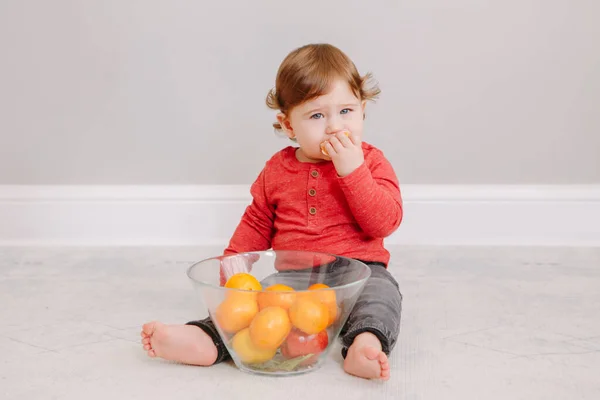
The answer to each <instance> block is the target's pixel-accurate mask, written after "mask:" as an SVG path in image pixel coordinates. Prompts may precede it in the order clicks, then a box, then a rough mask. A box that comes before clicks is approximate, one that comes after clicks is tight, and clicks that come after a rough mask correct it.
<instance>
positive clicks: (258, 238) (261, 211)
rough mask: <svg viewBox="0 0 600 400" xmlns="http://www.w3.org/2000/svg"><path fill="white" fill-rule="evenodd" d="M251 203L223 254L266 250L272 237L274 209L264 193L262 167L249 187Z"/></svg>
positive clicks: (263, 171)
mask: <svg viewBox="0 0 600 400" xmlns="http://www.w3.org/2000/svg"><path fill="white" fill-rule="evenodd" d="M250 193H251V194H252V203H251V204H250V205H249V206H248V207H246V211H245V212H244V215H243V216H242V219H241V220H240V222H239V224H238V226H237V228H236V230H235V232H234V233H233V236H232V237H231V240H230V241H229V245H228V246H227V248H226V249H225V251H224V254H225V255H228V254H234V253H243V252H247V251H260V250H268V249H270V248H271V238H272V237H273V231H274V228H273V221H274V219H275V210H274V209H273V207H272V205H271V204H269V202H268V199H267V195H266V193H265V170H264V169H263V170H262V171H261V173H260V174H259V176H258V178H257V179H256V181H254V183H253V184H252V186H251V188H250Z"/></svg>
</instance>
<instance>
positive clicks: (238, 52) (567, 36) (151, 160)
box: [0, 0, 600, 184]
mask: <svg viewBox="0 0 600 400" xmlns="http://www.w3.org/2000/svg"><path fill="white" fill-rule="evenodd" d="M367 3H368V2H366V1H364V0H361V1H346V0H333V1H322V0H320V1H315V0H304V1H302V2H287V1H281V0H277V1H275V0H273V1H269V0H255V1H242V0H238V1H219V2H217V1H215V2H204V1H183V0H177V1H166V0H163V1H158V0H138V1H134V0H129V1H121V0H103V1H75V0H73V1H67V0H54V1H43V0H37V1H32V0H30V1H26V0H12V1H11V0H4V1H1V2H0V49H1V52H0V57H1V61H0V184H146V183H147V184H188V183H191V184H202V183H205V184H217V183H227V184H236V183H249V182H251V181H252V180H253V179H254V177H255V176H256V174H257V173H258V171H259V169H260V168H261V167H262V166H263V164H264V161H265V160H266V159H267V158H268V157H269V156H270V155H271V154H272V153H273V152H275V151H277V150H278V149H279V148H281V147H282V146H285V145H287V144H288V142H287V141H286V140H285V139H282V138H279V137H277V136H276V135H275V134H274V133H273V131H272V129H271V125H270V124H271V122H272V120H273V118H274V113H273V112H272V111H270V110H268V109H267V108H266V106H265V105H264V98H265V95H266V93H267V90H268V89H270V88H271V87H272V85H273V84H274V79H275V73H276V69H277V67H278V64H279V62H280V61H281V60H282V59H283V57H284V56H285V55H286V54H287V52H289V51H290V50H292V49H293V48H295V47H297V46H300V45H302V44H305V43H308V42H321V41H326V42H331V43H333V44H336V45H338V46H339V47H341V48H342V49H343V50H345V51H346V52H347V53H348V54H349V55H350V56H351V57H352V58H353V59H354V60H355V62H356V64H357V65H358V67H359V69H361V70H362V71H363V72H366V71H372V72H373V73H374V74H375V77H376V78H377V79H378V80H379V82H380V85H381V88H382V91H383V92H382V96H381V98H380V100H379V101H378V103H377V104H375V105H373V106H372V107H371V109H370V110H369V113H368V120H367V127H368V129H367V133H366V135H367V137H366V139H365V140H367V141H370V142H372V143H373V144H375V145H378V146H380V147H381V148H382V149H383V150H384V151H385V153H386V154H387V155H388V157H389V158H390V160H391V161H392V163H393V164H394V166H395V168H396V170H397V172H398V175H399V177H400V179H401V181H402V182H403V183H465V184H471V183H588V182H595V183H600V161H599V160H600V116H599V115H600V51H599V47H598V46H599V45H598V39H599V38H600V24H599V23H598V18H597V17H598V15H600V2H598V1H596V0H587V1H586V0H562V1H558V0H549V1H539V0H537V1H536V0H508V1H499V0H498V1H486V0H454V1H445V0H413V1H391V0H390V1H373V2H370V4H368V5H367ZM353 6H354V7H356V8H354V9H353V8H352V7H353Z"/></svg>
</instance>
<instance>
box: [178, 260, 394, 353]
mask: <svg viewBox="0 0 600 400" xmlns="http://www.w3.org/2000/svg"><path fill="white" fill-rule="evenodd" d="M363 262H364V263H365V264H367V265H368V266H369V267H370V268H371V277H370V278H369V279H368V280H367V283H366V284H365V287H364V289H363V291H362V293H361V295H360V296H359V298H358V300H357V301H356V304H355V305H354V308H353V309H352V311H351V312H350V315H349V317H348V320H347V321H346V323H345V324H344V326H343V327H342V330H341V332H340V339H341V342H342V356H343V357H344V358H346V354H347V353H348V348H349V347H350V345H351V344H352V342H354V338H355V337H356V336H357V335H359V334H360V333H363V332H371V333H373V334H374V335H375V336H377V338H378V339H379V341H380V342H381V347H382V349H383V352H384V353H385V354H386V355H389V354H390V352H391V351H392V350H393V349H394V346H395V345H396V342H397V340H398V335H399V334H400V317H401V314H402V294H401V293H400V288H399V285H398V282H396V280H395V279H394V277H393V276H392V275H391V274H390V273H389V272H388V270H387V269H386V267H385V266H384V265H383V264H381V263H371V262H367V261H363ZM327 268H331V269H333V270H337V269H343V268H344V265H339V264H337V265H336V263H334V264H332V265H330V266H328V267H327ZM186 325H195V326H197V327H199V328H200V329H202V330H203V331H204V332H206V333H207V334H208V335H209V336H210V337H211V339H212V340H213V342H214V343H215V346H216V347H217V351H218V356H217V360H216V361H215V364H217V363H220V362H223V361H226V360H228V359H229V358H230V355H229V352H228V351H227V348H226V347H225V344H224V343H223V341H222V339H221V337H220V336H219V333H218V332H217V329H216V328H215V325H214V323H213V321H212V319H211V318H210V317H208V318H205V319H203V320H199V321H190V322H188V323H187V324H186Z"/></svg>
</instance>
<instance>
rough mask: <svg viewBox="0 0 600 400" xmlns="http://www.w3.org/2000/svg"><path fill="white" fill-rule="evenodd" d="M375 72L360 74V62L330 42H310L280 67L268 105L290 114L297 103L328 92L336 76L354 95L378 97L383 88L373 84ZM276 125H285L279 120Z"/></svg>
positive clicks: (289, 55)
mask: <svg viewBox="0 0 600 400" xmlns="http://www.w3.org/2000/svg"><path fill="white" fill-rule="evenodd" d="M371 77H372V76H371V74H367V75H365V76H360V74H359V73H358V70H357V69H356V66H355V65H354V63H353V62H352V60H350V58H349V57H348V56H347V55H346V54H344V52H342V51H341V50H340V49H338V48H337V47H335V46H332V45H330V44H309V45H306V46H302V47H300V48H298V49H296V50H294V51H292V52H291V53H290V54H288V56H287V57H286V58H285V59H284V60H283V62H282V63H281V65H280V66H279V70H278V71H277V79H276V81H275V88H274V89H271V90H270V91H269V93H268V95H267V100H266V101H267V106H268V107H269V108H270V109H272V110H280V111H281V112H282V113H284V114H287V113H288V111H289V110H291V109H292V108H293V107H295V106H297V105H299V104H302V103H304V102H306V101H309V100H312V99H314V98H316V97H319V96H322V95H324V94H326V93H327V92H328V91H329V89H330V87H331V84H332V82H333V80H335V79H339V78H341V79H344V80H346V81H347V82H348V84H349V85H350V89H351V90H352V92H353V93H354V95H355V96H356V97H357V98H358V99H360V100H361V101H362V100H373V99H375V98H376V97H377V96H378V95H379V93H380V90H379V88H378V86H377V85H376V84H374V85H372V86H369V85H368V82H369V80H370V79H371ZM273 127H274V128H275V129H277V130H280V129H281V125H280V124H279V123H278V122H276V123H274V124H273Z"/></svg>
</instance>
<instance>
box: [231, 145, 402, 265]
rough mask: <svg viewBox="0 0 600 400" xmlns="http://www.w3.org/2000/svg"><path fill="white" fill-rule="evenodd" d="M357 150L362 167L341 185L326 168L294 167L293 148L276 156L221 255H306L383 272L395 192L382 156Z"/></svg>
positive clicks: (396, 221) (398, 217)
mask: <svg viewBox="0 0 600 400" xmlns="http://www.w3.org/2000/svg"><path fill="white" fill-rule="evenodd" d="M362 149H363V153H364V157H365V162H364V163H363V164H362V165H361V166H360V167H359V168H357V169H356V170H354V171H353V172H352V173H351V174H349V175H347V176H345V177H343V178H342V177H339V176H338V175H337V172H336V170H335V167H334V165H333V163H332V162H322V163H317V164H311V163H303V162H300V161H298V160H297V159H296V156H295V150H296V148H295V147H291V146H290V147H286V148H284V149H283V150H281V151H279V152H277V153H275V155H274V156H273V157H272V158H271V159H270V160H269V161H267V163H266V165H265V167H264V169H263V170H262V171H261V172H260V174H259V176H258V178H257V179H256V181H255V182H254V183H253V184H252V186H251V189H250V192H251V194H252V203H251V204H250V205H249V206H248V207H247V208H246V210H245V212H244V215H243V216H242V219H241V221H240V223H239V224H238V226H237V228H236V230H235V232H234V234H233V237H232V238H231V240H230V242H229V245H228V246H227V248H226V249H225V251H224V254H225V255H227V254H233V253H242V252H247V251H260V250H268V249H271V248H272V249H273V250H307V251H321V252H326V253H330V254H336V255H340V256H345V257H351V258H358V259H361V260H365V261H379V262H382V263H384V264H385V265H387V264H388V262H389V258H390V255H389V252H388V251H387V250H386V249H385V247H384V245H383V239H384V238H385V237H386V236H389V235H390V234H391V233H392V232H394V231H395V230H396V229H397V228H398V226H399V225H400V222H401V221H402V215H403V211H402V198H401V194H400V188H399V184H398V179H397V177H396V174H395V173H394V170H393V168H392V166H391V164H390V163H389V161H388V160H387V159H386V158H385V157H384V155H383V153H382V152H381V151H380V150H379V149H377V148H376V147H374V146H372V145H370V144H367V143H364V142H363V143H362Z"/></svg>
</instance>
